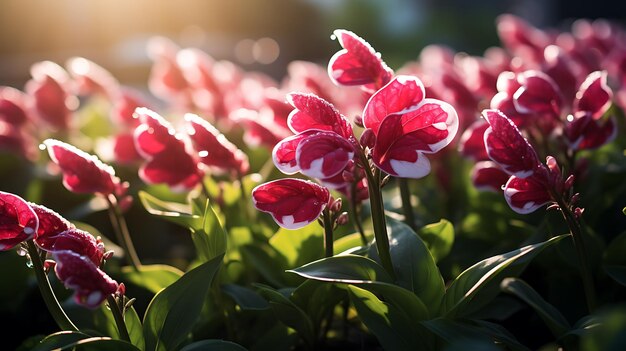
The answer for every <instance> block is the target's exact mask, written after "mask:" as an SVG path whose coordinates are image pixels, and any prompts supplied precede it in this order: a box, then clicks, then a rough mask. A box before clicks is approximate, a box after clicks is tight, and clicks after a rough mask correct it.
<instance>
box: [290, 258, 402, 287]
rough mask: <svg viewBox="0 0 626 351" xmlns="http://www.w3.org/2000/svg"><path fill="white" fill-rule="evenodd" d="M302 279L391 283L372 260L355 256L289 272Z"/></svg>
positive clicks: (316, 262) (318, 262)
mask: <svg viewBox="0 0 626 351" xmlns="http://www.w3.org/2000/svg"><path fill="white" fill-rule="evenodd" d="M288 272H292V273H296V274H298V275H300V276H302V277H304V278H308V279H315V280H321V281H327V282H334V283H366V282H374V281H381V282H386V283H392V282H393V280H392V279H391V278H390V277H389V275H388V274H387V272H385V269H384V268H383V267H381V266H380V265H379V264H378V263H376V262H374V261H373V260H371V259H369V258H366V257H363V256H356V255H345V256H333V257H327V258H322V259H321V260H317V261H315V262H311V263H309V264H305V265H304V266H302V267H298V268H296V269H292V270H289V271H288Z"/></svg>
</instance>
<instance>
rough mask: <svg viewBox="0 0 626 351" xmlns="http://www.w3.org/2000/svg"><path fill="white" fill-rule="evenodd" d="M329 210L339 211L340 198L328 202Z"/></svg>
mask: <svg viewBox="0 0 626 351" xmlns="http://www.w3.org/2000/svg"><path fill="white" fill-rule="evenodd" d="M330 210H331V211H332V212H339V211H341V198H338V199H335V200H332V203H331V204H330Z"/></svg>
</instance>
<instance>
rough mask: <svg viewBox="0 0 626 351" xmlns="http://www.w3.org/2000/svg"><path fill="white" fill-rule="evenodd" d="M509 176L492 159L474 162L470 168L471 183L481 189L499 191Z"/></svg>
mask: <svg viewBox="0 0 626 351" xmlns="http://www.w3.org/2000/svg"><path fill="white" fill-rule="evenodd" d="M510 177H511V176H510V175H508V174H507V173H506V172H505V171H503V170H502V168H500V166H498V164H497V163H495V162H493V161H480V162H476V164H475V165H474V167H473V168H472V174H471V179H472V184H474V186H475V187H476V189H478V190H481V191H493V192H501V191H502V186H504V184H506V182H507V181H508V180H509V178H510Z"/></svg>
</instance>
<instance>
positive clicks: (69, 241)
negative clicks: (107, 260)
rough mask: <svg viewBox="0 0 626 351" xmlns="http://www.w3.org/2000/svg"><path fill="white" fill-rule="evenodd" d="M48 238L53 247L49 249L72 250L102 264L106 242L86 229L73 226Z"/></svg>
mask: <svg viewBox="0 0 626 351" xmlns="http://www.w3.org/2000/svg"><path fill="white" fill-rule="evenodd" d="M47 239H48V243H52V248H51V249H46V250H47V251H52V252H56V251H72V252H73V253H76V254H78V255H80V256H84V257H87V258H88V259H89V260H90V261H91V262H93V264H95V265H96V267H98V266H100V264H102V257H103V256H104V244H103V243H102V241H101V240H96V238H94V237H93V235H91V234H89V233H87V232H85V231H82V230H79V229H76V228H72V229H68V230H66V231H64V232H61V233H59V234H57V235H55V236H52V237H48V238H47ZM38 243H39V242H38ZM40 246H41V245H40ZM42 248H43V247H42Z"/></svg>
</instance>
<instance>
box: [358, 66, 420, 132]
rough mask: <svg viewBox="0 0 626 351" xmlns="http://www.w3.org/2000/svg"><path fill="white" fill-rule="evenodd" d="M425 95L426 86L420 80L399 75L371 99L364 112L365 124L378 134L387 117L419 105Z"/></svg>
mask: <svg viewBox="0 0 626 351" xmlns="http://www.w3.org/2000/svg"><path fill="white" fill-rule="evenodd" d="M425 95H426V92H425V90H424V84H423V83H422V81H421V80H419V78H417V77H413V76H405V75H399V76H397V77H395V78H394V79H393V80H392V81H391V82H389V83H388V84H387V85H385V86H384V87H382V88H381V89H380V90H378V91H377V92H376V93H375V94H374V95H372V97H370V99H369V100H368V102H367V105H365V109H364V110H363V124H364V125H365V127H366V128H370V129H372V130H373V131H374V133H378V128H379V126H380V123H381V121H382V120H383V119H384V118H385V117H386V116H387V115H390V114H392V113H397V112H400V111H402V110H404V109H407V108H409V107H412V106H415V105H417V104H419V103H420V102H421V101H422V100H424V97H425Z"/></svg>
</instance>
